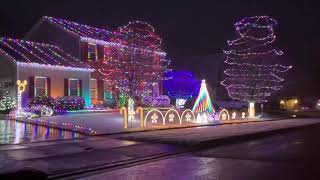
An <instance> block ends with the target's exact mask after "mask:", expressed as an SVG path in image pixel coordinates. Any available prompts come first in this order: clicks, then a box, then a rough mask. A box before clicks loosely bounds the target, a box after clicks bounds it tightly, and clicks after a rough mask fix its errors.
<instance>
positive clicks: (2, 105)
mask: <svg viewBox="0 0 320 180" xmlns="http://www.w3.org/2000/svg"><path fill="white" fill-rule="evenodd" d="M14 107H15V101H14V99H13V98H12V97H10V95H9V92H8V91H7V92H5V94H4V96H3V97H2V99H1V100H0V111H5V112H6V111H9V110H10V109H13V108H14Z"/></svg>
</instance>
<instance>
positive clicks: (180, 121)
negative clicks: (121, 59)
mask: <svg viewBox="0 0 320 180" xmlns="http://www.w3.org/2000/svg"><path fill="white" fill-rule="evenodd" d="M170 111H173V112H175V114H176V115H177V116H178V119H179V123H180V124H182V120H181V117H180V115H179V113H178V111H177V110H175V109H169V110H168V111H167V112H166V114H165V115H164V120H166V119H167V116H168V114H169V112H170ZM169 118H170V117H169Z"/></svg>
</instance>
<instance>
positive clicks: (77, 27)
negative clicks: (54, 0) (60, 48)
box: [43, 16, 114, 41]
mask: <svg viewBox="0 0 320 180" xmlns="http://www.w3.org/2000/svg"><path fill="white" fill-rule="evenodd" d="M43 18H44V19H46V20H49V21H50V22H52V23H54V24H57V25H60V26H62V27H63V29H65V30H66V31H68V32H70V33H72V34H75V35H78V36H80V37H85V38H91V39H97V40H103V41H109V39H110V37H112V36H114V33H113V32H112V31H107V30H106V29H102V28H96V27H92V26H88V25H84V24H79V23H76V22H72V21H67V20H64V19H59V18H54V17H48V16H44V17H43Z"/></svg>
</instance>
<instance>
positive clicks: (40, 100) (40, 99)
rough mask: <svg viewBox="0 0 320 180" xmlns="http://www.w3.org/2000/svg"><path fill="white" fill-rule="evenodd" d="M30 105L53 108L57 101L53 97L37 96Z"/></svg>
mask: <svg viewBox="0 0 320 180" xmlns="http://www.w3.org/2000/svg"><path fill="white" fill-rule="evenodd" d="M28 105H29V107H33V106H39V105H43V106H47V107H51V108H53V107H54V106H55V101H54V99H53V97H51V96H36V97H34V98H33V99H31V100H30V101H29V103H28Z"/></svg>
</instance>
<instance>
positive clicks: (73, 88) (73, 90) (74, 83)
mask: <svg viewBox="0 0 320 180" xmlns="http://www.w3.org/2000/svg"><path fill="white" fill-rule="evenodd" d="M69 96H80V80H79V79H69Z"/></svg>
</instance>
